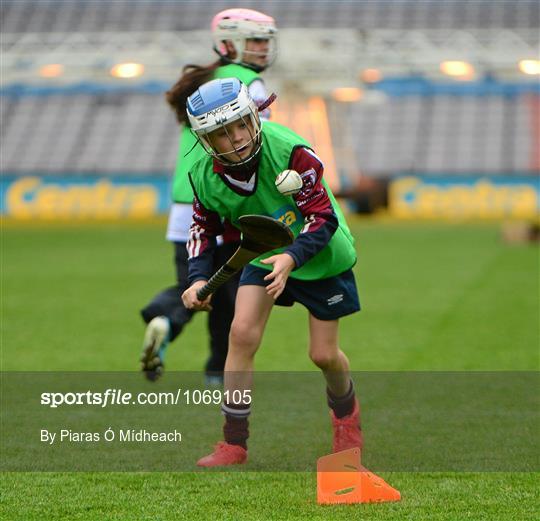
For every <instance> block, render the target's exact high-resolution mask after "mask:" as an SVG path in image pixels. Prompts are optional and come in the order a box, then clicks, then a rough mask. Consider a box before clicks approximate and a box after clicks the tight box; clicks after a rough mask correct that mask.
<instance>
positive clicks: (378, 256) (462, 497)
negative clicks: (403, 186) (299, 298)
mask: <svg viewBox="0 0 540 521" xmlns="http://www.w3.org/2000/svg"><path fill="white" fill-rule="evenodd" d="M351 228H352V231H353V233H354V235H355V237H356V239H357V248H358V252H359V262H358V264H357V266H356V267H355V272H356V275H357V282H358V287H359V292H360V298H361V302H362V306H363V311H362V312H361V313H360V314H357V315H355V316H353V317H348V318H346V319H344V320H343V321H342V325H341V334H340V342H341V346H342V348H343V349H344V350H345V352H346V353H347V355H348V357H349V359H350V361H351V366H352V369H353V370H355V371H413V370H421V371H429V370H438V371H474V370H477V371H536V370H538V367H539V356H538V352H539V351H538V347H539V316H540V313H539V311H540V310H539V298H538V275H539V264H538V260H539V259H538V249H537V248H536V247H535V246H534V245H530V244H524V245H512V246H510V245H506V244H504V243H503V242H502V240H501V238H500V233H499V225H498V224H496V223H474V224H472V223H467V224H465V223H464V224H450V223H418V222H415V223H396V222H393V221H386V220H356V219H355V218H353V219H352V226H351ZM163 235H164V223H163V222H162V221H159V222H154V223H150V222H144V223H104V224H97V223H92V224H90V223H88V224H76V223H72V224H49V225H47V224H39V223H38V224H32V225H30V224H25V225H18V224H13V223H4V224H3V228H2V258H1V277H2V280H1V282H2V287H1V292H2V295H1V297H2V302H1V304H2V337H1V340H2V357H1V362H2V370H3V371H63V370H66V371H80V370H82V371H131V370H136V369H137V368H138V356H139V350H140V345H141V340H142V334H143V331H144V327H143V324H142V321H141V320H140V318H139V316H138V309H139V308H140V307H142V306H143V305H144V304H145V302H146V301H147V299H149V298H150V297H152V296H153V294H154V293H155V292H156V291H157V290H158V289H160V288H162V287H166V286H167V285H169V284H170V283H171V282H172V280H173V265H172V251H171V247H170V245H169V244H167V243H166V242H165V240H164V239H163ZM291 334H294V338H295V341H296V343H297V346H296V347H295V348H294V349H291V348H290V347H289V348H288V349H284V346H285V345H289V344H290V338H291ZM206 352H207V335H206V324H205V317H204V315H202V314H199V315H198V316H196V318H195V319H194V320H193V322H192V323H191V324H190V325H189V326H188V327H187V329H186V331H185V332H184V334H183V335H182V336H181V338H180V339H179V340H178V341H177V342H176V343H175V344H173V345H172V346H171V347H170V348H169V351H168V354H167V369H170V370H175V371H199V370H200V369H201V367H202V366H203V363H204V359H205V356H206ZM256 366H257V369H259V370H265V371H284V370H295V371H296V370H298V371H303V370H313V366H312V364H311V362H310V361H309V359H308V357H307V319H306V313H305V311H304V310H303V309H302V308H300V307H298V306H295V307H293V308H292V309H282V308H276V309H275V310H274V312H273V314H272V317H271V319H270V322H269V325H268V327H267V331H266V335H265V338H264V341H263V345H262V347H261V349H260V351H259V353H258V354H257V359H256ZM531 392H536V393H538V389H531ZM216 421H218V420H216ZM367 435H368V436H369V433H367ZM216 441H217V440H216ZM373 470H375V471H376V469H373ZM381 475H382V476H383V477H384V478H385V479H387V480H388V482H389V483H390V484H392V485H393V486H395V487H396V488H398V489H399V490H401V493H402V501H401V502H399V503H393V504H381V505H352V506H332V507H321V506H318V505H317V504H316V487H315V484H316V478H315V474H314V473H306V472H304V473H302V472H279V473H278V472H275V473H269V472H245V473H242V472H232V473H227V472H203V473H200V472H193V473H191V472H181V473H4V474H3V475H2V485H1V486H2V489H1V490H2V493H1V498H0V505H1V510H0V512H1V517H2V519H6V520H25V521H26V520H38V519H39V520H75V519H80V520H96V521H98V520H100V521H101V520H109V519H110V520H113V519H114V520H126V521H127V520H134V519H137V520H177V519H195V520H198V519H201V520H206V519H230V520H240V519H245V520H253V519H257V520H258V519H261V520H266V519H276V520H278V519H279V520H281V519H306V520H308V519H309V520H312V519H373V520H406V519H415V520H416V519H418V520H424V519H430V520H431V519H434V520H461V519H472V520H479V519H485V520H494V519H497V520H526V519H538V518H540V508H539V507H538V505H539V504H540V502H539V499H540V498H539V492H538V490H539V487H538V485H539V480H538V474H537V473H518V472H513V473H510V472H506V473H456V472H454V473H451V472H445V473H443V472H436V473H435V472H432V473H413V472H410V473H407V472H392V473H389V472H386V473H384V472H383V473H381Z"/></svg>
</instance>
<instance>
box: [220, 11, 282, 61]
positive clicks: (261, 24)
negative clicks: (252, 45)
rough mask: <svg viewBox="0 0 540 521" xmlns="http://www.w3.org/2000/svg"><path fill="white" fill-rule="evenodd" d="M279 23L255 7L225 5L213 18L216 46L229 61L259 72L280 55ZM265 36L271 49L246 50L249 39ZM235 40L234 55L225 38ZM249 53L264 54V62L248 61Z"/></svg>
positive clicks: (263, 37)
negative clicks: (278, 48)
mask: <svg viewBox="0 0 540 521" xmlns="http://www.w3.org/2000/svg"><path fill="white" fill-rule="evenodd" d="M276 35H277V29H276V23H275V21H274V19H273V18H272V17H271V16H268V15H266V14H264V13H260V12H259V11H254V10H253V9H241V8H238V9H226V10H225V11H221V12H220V13H218V14H217V15H216V16H214V19H213V20H212V38H213V40H214V50H215V51H216V52H217V53H218V54H219V55H220V56H221V58H222V59H223V60H225V61H227V62H231V63H238V64H241V65H244V66H246V67H250V68H252V69H255V70H258V71H259V72H260V71H262V70H264V69H265V68H266V67H269V66H270V65H271V64H272V63H273V62H274V60H275V59H276V56H277V40H276ZM250 39H251V40H266V41H268V50H266V51H264V52H255V51H246V40H250ZM226 41H230V42H232V44H233V46H234V50H235V53H236V54H235V56H234V57H231V56H230V54H229V53H228V52H227V48H226V47H225V44H224V43H223V42H226ZM249 55H259V56H261V55H265V56H266V64H265V65H264V66H261V65H254V64H253V63H250V62H248V61H245V57H246V56H249Z"/></svg>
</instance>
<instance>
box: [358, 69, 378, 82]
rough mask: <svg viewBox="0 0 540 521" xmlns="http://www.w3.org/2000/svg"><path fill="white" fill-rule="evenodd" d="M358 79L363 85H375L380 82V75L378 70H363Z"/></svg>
mask: <svg viewBox="0 0 540 521" xmlns="http://www.w3.org/2000/svg"><path fill="white" fill-rule="evenodd" d="M360 79H361V80H362V81H363V82H364V83H377V82H378V81H381V80H382V73H381V71H380V70H379V69H364V70H363V71H362V72H361V73H360Z"/></svg>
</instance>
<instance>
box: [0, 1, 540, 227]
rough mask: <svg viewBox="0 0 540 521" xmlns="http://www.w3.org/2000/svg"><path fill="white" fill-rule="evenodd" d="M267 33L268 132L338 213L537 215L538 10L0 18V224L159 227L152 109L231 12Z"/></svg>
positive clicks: (169, 9) (207, 53) (153, 12)
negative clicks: (253, 19) (154, 220)
mask: <svg viewBox="0 0 540 521" xmlns="http://www.w3.org/2000/svg"><path fill="white" fill-rule="evenodd" d="M233 6H238V7H242V6H243V7H251V8H254V9H259V10H262V11H264V12H267V13H269V14H271V15H272V16H274V17H275V19H276V21H277V24H278V27H279V29H280V35H279V46H280V56H279V59H278V62H277V63H276V65H275V66H274V67H273V68H272V69H270V70H269V71H267V73H265V80H266V83H267V85H268V87H269V89H270V90H274V91H275V92H277V93H278V96H279V98H278V102H277V104H276V107H275V110H274V116H273V118H274V119H276V120H278V121H281V122H284V123H286V124H289V125H291V126H292V127H293V128H295V129H296V130H297V131H299V132H300V133H302V134H303V135H305V136H306V137H307V138H308V139H309V140H310V141H311V142H312V143H313V144H314V146H315V148H316V149H317V150H318V151H319V153H320V154H321V155H322V156H323V157H324V159H325V161H326V163H327V176H328V178H329V182H330V184H331V186H332V187H333V188H334V190H335V191H336V192H337V193H340V194H341V195H344V196H347V197H348V200H349V201H350V206H351V208H352V209H353V210H357V211H359V212H373V211H378V210H380V209H384V208H386V207H387V206H389V211H390V213H391V214H392V215H395V216H397V217H403V218H410V217H439V216H441V217H518V218H525V219H534V217H535V216H536V213H537V211H538V201H539V187H538V177H537V174H538V172H539V171H540V86H539V81H538V80H539V78H540V76H539V73H540V60H539V58H540V56H539V45H540V41H539V30H538V29H539V26H540V9H539V3H538V2H537V1H529V0H518V1H506V0H502V1H492V0H491V1H488V0H486V1H483V0H475V1H463V0H461V1H454V0H445V1H442V0H440V1H436V0H435V1H432V0H428V1H426V0H423V1H417V0H398V1H384V0H382V1H359V0H358V1H334V2H320V1H318V0H309V1H308V0H295V1H288V2H284V1H270V0H266V1H265V0H254V1H251V2H245V1H243V0H238V1H236V2H225V1H214V2H208V1H207V2H202V1H171V0H154V1H150V0H132V1H124V0H115V1H114V2H109V1H99V0H39V1H38V0H4V1H3V2H2V5H1V19H2V21H1V30H2V41H1V52H2V75H1V94H2V95H1V109H2V110H1V130H2V133H1V134H2V135H1V145H2V158H1V170H2V201H1V209H2V213H3V214H4V215H8V216H11V217H16V218H27V219H28V218H36V217H42V218H48V219H54V218H58V217H64V218H65V217H68V218H77V217H97V218H101V217H116V216H138V217H146V216H149V215H154V214H159V213H166V212H167V207H168V203H169V197H168V185H169V180H170V175H171V172H172V171H173V168H174V163H175V156H176V152H177V139H178V128H177V125H176V123H175V119H174V116H173V114H172V112H171V111H170V110H169V109H168V107H167V106H166V104H165V102H164V98H163V93H164V91H165V90H167V89H168V88H169V87H170V86H171V84H172V83H174V81H175V80H176V79H177V77H178V76H179V74H180V71H181V69H182V67H183V66H184V65H186V64H187V63H199V64H206V63H210V62H212V61H213V60H214V57H215V55H214V54H213V53H212V51H211V48H210V41H211V40H210V34H209V23H210V20H211V18H212V16H213V14H215V13H216V12H218V11H219V10H222V9H225V8H228V7H233Z"/></svg>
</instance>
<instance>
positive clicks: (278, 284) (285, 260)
mask: <svg viewBox="0 0 540 521" xmlns="http://www.w3.org/2000/svg"><path fill="white" fill-rule="evenodd" d="M261 263H262V264H272V265H273V267H274V269H273V270H272V272H271V273H269V274H268V275H266V277H264V280H271V281H272V282H271V283H270V284H268V286H266V292H267V293H268V294H269V295H270V296H271V297H272V298H273V299H274V300H276V299H277V298H278V297H279V296H280V295H281V294H282V293H283V290H284V289H285V284H287V279H288V278H289V274H290V273H291V271H292V270H293V269H294V268H295V266H296V264H295V262H294V259H293V258H292V257H291V256H290V255H289V254H288V253H280V254H278V255H272V256H271V257H268V258H267V259H264V260H262V261H261Z"/></svg>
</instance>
